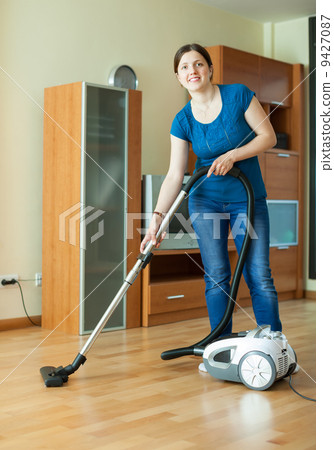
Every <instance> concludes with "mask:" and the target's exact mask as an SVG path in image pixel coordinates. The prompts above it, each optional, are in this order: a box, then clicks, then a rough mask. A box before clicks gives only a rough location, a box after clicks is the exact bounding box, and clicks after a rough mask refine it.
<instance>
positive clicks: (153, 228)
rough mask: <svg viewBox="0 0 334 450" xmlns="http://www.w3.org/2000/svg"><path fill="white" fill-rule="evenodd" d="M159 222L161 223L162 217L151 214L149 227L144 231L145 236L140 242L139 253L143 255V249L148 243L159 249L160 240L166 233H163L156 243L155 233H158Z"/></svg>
mask: <svg viewBox="0 0 334 450" xmlns="http://www.w3.org/2000/svg"><path fill="white" fill-rule="evenodd" d="M161 222H162V217H160V216H159V215H158V214H153V217H152V219H151V223H150V226H149V227H148V229H147V231H146V234H145V237H144V239H143V240H142V242H141V244H140V252H141V253H143V251H144V249H145V246H146V244H147V243H148V242H149V241H152V242H153V244H154V246H155V248H159V247H160V244H161V242H162V240H163V239H164V238H165V236H166V231H164V232H163V233H162V235H161V237H160V238H159V242H158V241H157V238H156V235H157V232H158V230H159V228H160V225H161Z"/></svg>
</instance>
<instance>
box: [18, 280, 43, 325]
mask: <svg viewBox="0 0 334 450" xmlns="http://www.w3.org/2000/svg"><path fill="white" fill-rule="evenodd" d="M15 282H16V284H18V285H19V288H20V292H21V299H22V305H23V309H24V312H25V313H26V316H27V318H28V319H29V320H30V322H31V323H32V324H33V325H34V326H35V327H39V325H38V323H35V322H34V321H33V320H32V319H31V317H29V314H28V313H27V310H26V305H25V303H24V297H23V292H22V288H21V284H20V282H19V281H18V280H15Z"/></svg>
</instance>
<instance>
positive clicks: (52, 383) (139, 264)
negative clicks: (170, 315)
mask: <svg viewBox="0 0 334 450" xmlns="http://www.w3.org/2000/svg"><path fill="white" fill-rule="evenodd" d="M208 170H209V167H205V168H202V169H200V170H199V171H197V172H196V173H195V174H194V175H193V177H191V179H190V180H189V182H188V183H187V185H186V186H185V187H184V189H182V190H181V191H180V193H179V195H178V196H177V198H176V199H175V201H174V203H173V204H172V206H171V208H170V209H169V211H168V213H167V214H166V216H165V217H164V219H163V221H162V223H161V225H160V228H159V230H158V233H157V235H156V238H157V241H158V242H159V240H160V238H161V236H162V234H163V233H164V232H165V231H166V230H167V228H168V225H169V222H170V221H171V220H172V218H173V216H174V214H175V212H176V211H177V210H178V208H179V206H180V205H181V203H182V202H183V200H184V199H185V197H186V196H187V194H188V193H189V190H190V189H191V187H192V186H193V184H194V183H195V182H196V181H197V180H198V179H199V178H200V177H201V176H203V174H205V173H207V171H208ZM153 248H154V244H153V242H152V241H150V242H148V244H147V245H146V247H145V249H144V251H143V253H140V254H139V255H138V257H137V261H136V263H135V265H134V266H133V268H132V269H131V270H130V272H129V273H128V275H127V277H126V278H125V280H124V282H123V284H122V286H121V288H120V289H119V291H118V292H117V294H116V295H115V297H114V298H113V300H112V302H111V303H110V305H109V307H108V309H107V310H106V311H105V313H104V314H103V316H102V317H101V319H100V321H99V322H98V324H97V325H96V327H95V328H94V330H93V332H92V334H91V335H90V336H89V338H88V339H87V341H86V343H85V345H84V346H83V347H82V349H81V350H80V352H79V353H78V354H77V356H76V358H75V359H74V361H73V362H72V364H69V365H68V366H66V367H63V366H59V367H54V366H44V367H41V369H40V373H41V375H42V377H43V379H44V383H45V385H46V386H47V387H57V386H62V385H63V383H65V382H67V381H68V377H69V375H72V374H73V373H74V372H75V371H77V370H78V369H79V367H80V366H81V365H83V364H84V363H85V361H86V359H87V358H86V355H87V353H88V352H89V350H90V349H91V347H92V346H93V344H94V342H95V341H96V339H97V337H98V336H99V334H100V333H101V332H102V330H103V328H104V327H105V325H106V323H107V322H108V320H109V318H110V317H111V315H112V314H113V312H114V311H115V309H116V308H117V306H118V305H119V303H120V301H121V300H122V298H123V297H124V295H125V294H126V292H127V290H128V289H129V287H130V286H132V284H133V283H134V281H135V280H136V278H137V276H138V275H139V273H140V272H141V270H142V269H143V268H144V267H146V266H147V264H149V262H150V261H151V259H152V256H153V253H152V250H153Z"/></svg>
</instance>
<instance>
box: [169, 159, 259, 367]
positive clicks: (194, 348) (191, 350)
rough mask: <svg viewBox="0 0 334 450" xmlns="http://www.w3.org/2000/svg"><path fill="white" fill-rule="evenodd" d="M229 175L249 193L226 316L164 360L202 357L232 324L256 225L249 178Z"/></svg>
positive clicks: (236, 173) (234, 173)
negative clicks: (253, 228)
mask: <svg viewBox="0 0 334 450" xmlns="http://www.w3.org/2000/svg"><path fill="white" fill-rule="evenodd" d="M209 168H210V166H208V167H202V168H201V169H199V170H198V171H196V172H195V173H194V175H193V176H192V177H191V178H190V180H189V181H188V183H187V184H186V185H185V186H184V188H183V190H184V191H185V192H187V193H189V191H190V189H191V188H192V186H193V185H194V184H195V183H196V181H197V180H198V179H199V178H201V177H202V176H203V175H206V174H207V172H208V170H209ZM228 175H230V176H232V177H234V178H238V179H239V181H241V183H242V184H243V186H244V188H245V190H246V193H247V224H246V233H245V237H244V241H243V244H242V247H241V250H240V254H239V258H238V261H237V265H236V268H235V271H234V275H233V279H232V283H231V291H230V295H229V299H228V302H227V306H226V310H225V313H224V316H223V318H222V320H221V321H220V323H219V324H218V325H217V327H216V328H215V329H214V330H212V332H211V333H210V334H209V335H208V336H206V337H205V338H204V339H202V340H201V341H199V342H197V343H196V344H193V345H191V346H189V347H183V348H176V349H174V350H167V351H165V352H163V353H161V358H162V359H164V360H168V359H174V358H179V357H181V356H186V355H196V356H202V355H203V353H204V349H205V347H206V346H207V345H208V344H210V343H211V342H213V341H214V340H215V339H217V338H218V337H219V336H220V335H221V334H222V332H223V331H224V329H225V328H226V327H227V325H228V323H229V322H230V320H231V318H232V314H233V310H234V304H235V300H236V297H237V292H238V288H239V283H240V278H241V275H242V269H243V266H244V264H245V260H246V256H247V252H248V250H249V246H250V243H251V236H250V230H251V227H252V226H253V223H254V191H253V187H252V185H251V183H250V182H249V180H248V178H247V177H246V176H245V175H244V174H243V173H242V172H241V170H240V169H239V168H237V167H233V168H232V169H231V170H230V171H229V172H228Z"/></svg>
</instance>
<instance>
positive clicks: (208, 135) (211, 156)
mask: <svg viewBox="0 0 334 450" xmlns="http://www.w3.org/2000/svg"><path fill="white" fill-rule="evenodd" d="M218 87H219V90H220V94H221V99H222V109H221V111H220V113H219V115H218V117H217V118H216V119H215V120H214V121H213V122H211V123H208V124H203V123H201V122H198V121H197V120H196V119H195V117H194V116H193V113H192V110H191V105H190V101H189V102H188V103H187V104H186V106H185V107H184V108H183V109H181V111H180V112H179V113H178V114H177V115H176V116H175V118H174V120H173V123H172V127H171V134H172V135H173V136H176V137H177V138H179V139H182V140H184V141H188V142H191V144H192V148H193V151H194V153H195V154H196V155H197V161H196V165H195V168H196V169H199V168H200V167H203V166H210V165H211V164H212V163H213V161H214V160H215V159H216V158H218V157H219V156H220V155H222V154H224V153H226V152H227V151H229V150H232V149H234V148H238V147H241V146H243V145H245V144H247V143H248V142H249V141H251V140H252V139H254V137H255V133H254V131H253V130H252V129H251V128H250V127H249V125H248V123H247V122H246V120H245V112H246V111H247V108H248V106H249V104H250V102H251V100H252V98H253V95H254V92H252V91H251V90H250V89H248V88H247V87H246V86H244V85H243V84H229V85H218ZM235 166H236V167H239V168H240V170H241V171H242V172H243V173H244V174H245V175H246V177H247V178H248V179H249V180H250V182H251V184H252V186H253V189H254V194H255V198H256V199H259V198H265V197H266V196H267V193H266V189H265V186H264V183H263V179H262V174H261V169H260V165H259V161H258V158H257V156H254V157H252V158H248V159H244V160H243V161H238V162H237V163H235ZM192 195H196V196H200V197H204V198H210V199H212V200H215V201H223V202H242V201H246V200H247V195H246V191H245V188H244V187H243V185H242V183H241V182H240V181H239V180H238V179H236V178H234V177H231V176H228V175H225V176H216V175H214V174H212V175H211V177H210V178H205V181H204V182H203V179H201V180H199V181H198V182H197V183H196V184H195V186H194V187H193V188H192Z"/></svg>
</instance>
